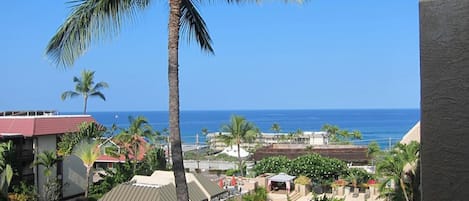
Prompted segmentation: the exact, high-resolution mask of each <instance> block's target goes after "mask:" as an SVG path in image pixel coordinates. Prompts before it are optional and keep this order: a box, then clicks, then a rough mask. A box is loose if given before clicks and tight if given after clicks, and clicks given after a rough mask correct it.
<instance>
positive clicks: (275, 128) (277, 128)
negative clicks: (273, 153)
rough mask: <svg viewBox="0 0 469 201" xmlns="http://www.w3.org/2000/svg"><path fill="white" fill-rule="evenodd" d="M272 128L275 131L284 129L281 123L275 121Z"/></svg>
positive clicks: (278, 131)
mask: <svg viewBox="0 0 469 201" xmlns="http://www.w3.org/2000/svg"><path fill="white" fill-rule="evenodd" d="M270 130H272V131H274V132H275V133H277V134H278V133H280V131H281V130H282V129H281V128H280V125H279V124H278V123H273V124H272V127H270Z"/></svg>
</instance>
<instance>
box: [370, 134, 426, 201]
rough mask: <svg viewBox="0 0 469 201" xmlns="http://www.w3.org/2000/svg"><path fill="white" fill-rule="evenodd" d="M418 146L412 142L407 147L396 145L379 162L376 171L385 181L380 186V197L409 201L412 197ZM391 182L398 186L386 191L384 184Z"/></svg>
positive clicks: (417, 160)
mask: <svg viewBox="0 0 469 201" xmlns="http://www.w3.org/2000/svg"><path fill="white" fill-rule="evenodd" d="M419 151H420V144H419V143H417V142H415V141H413V142H411V143H410V144H408V145H405V144H397V145H396V146H395V147H394V149H393V150H391V152H390V153H389V155H387V156H386V157H385V158H384V160H383V161H380V162H379V163H378V164H377V166H376V170H377V171H378V172H379V173H380V174H381V175H383V176H385V178H386V180H385V182H383V183H382V185H381V186H380V192H382V194H381V197H390V198H391V199H392V200H406V201H409V200H410V199H411V198H412V197H414V193H418V192H414V189H416V188H415V187H416V186H415V185H416V184H415V183H414V182H415V179H414V178H415V177H416V170H417V165H418V163H419ZM391 181H393V182H397V183H398V184H397V185H396V187H395V188H394V189H387V188H386V184H387V183H390V182H391Z"/></svg>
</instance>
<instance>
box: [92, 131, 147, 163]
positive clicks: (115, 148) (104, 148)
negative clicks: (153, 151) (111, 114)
mask: <svg viewBox="0 0 469 201" xmlns="http://www.w3.org/2000/svg"><path fill="white" fill-rule="evenodd" d="M138 141H139V146H138V156H137V161H141V160H143V158H144V157H145V154H146V152H147V150H148V146H149V144H148V143H147V141H145V139H144V138H143V137H138ZM98 147H99V149H100V152H101V154H100V156H99V157H98V159H97V160H96V162H95V164H94V167H95V168H97V169H106V168H113V167H114V165H115V164H116V163H124V162H125V161H126V158H125V157H126V155H125V153H124V152H127V153H128V157H129V159H130V160H133V159H134V157H135V156H134V153H133V150H132V149H131V148H130V147H128V146H126V145H125V144H124V143H122V142H119V141H118V140H116V139H114V136H113V137H110V138H108V139H106V140H105V141H104V142H103V143H101V144H100V145H98ZM112 152H115V153H118V154H119V155H118V156H116V155H115V154H113V153H112Z"/></svg>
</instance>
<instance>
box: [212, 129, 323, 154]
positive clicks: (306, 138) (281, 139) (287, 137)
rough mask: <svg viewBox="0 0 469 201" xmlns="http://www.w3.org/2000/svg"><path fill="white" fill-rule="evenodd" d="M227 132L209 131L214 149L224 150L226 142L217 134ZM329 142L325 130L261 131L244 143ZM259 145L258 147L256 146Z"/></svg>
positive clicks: (250, 146) (248, 144)
mask: <svg viewBox="0 0 469 201" xmlns="http://www.w3.org/2000/svg"><path fill="white" fill-rule="evenodd" d="M227 134H229V133H226V132H218V133H209V134H208V135H207V138H208V139H207V141H208V143H209V144H210V147H211V148H212V149H214V150H223V149H224V148H225V147H226V144H225V143H224V142H223V141H222V140H221V139H219V138H217V136H219V135H227ZM328 143H329V135H328V133H327V132H325V131H304V132H302V133H301V134H291V133H261V134H260V135H259V137H258V138H257V139H256V140H254V141H253V142H252V143H243V144H241V147H243V148H245V149H248V150H249V149H252V148H257V147H259V146H261V147H262V146H268V145H271V144H303V145H325V144H328ZM256 146H257V147H256Z"/></svg>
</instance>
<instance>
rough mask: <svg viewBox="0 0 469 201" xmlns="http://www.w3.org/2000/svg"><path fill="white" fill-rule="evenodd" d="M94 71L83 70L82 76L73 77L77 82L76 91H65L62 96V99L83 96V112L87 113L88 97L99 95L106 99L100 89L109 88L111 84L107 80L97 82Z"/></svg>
mask: <svg viewBox="0 0 469 201" xmlns="http://www.w3.org/2000/svg"><path fill="white" fill-rule="evenodd" d="M94 73H95V72H94V71H90V70H83V71H82V72H81V77H73V82H75V91H65V92H63V93H62V96H61V99H62V100H65V99H67V98H74V97H77V96H80V95H81V96H83V114H86V108H87V105H88V98H90V97H99V98H101V99H102V100H106V97H105V96H104V94H103V93H102V92H101V91H100V90H101V89H104V88H108V87H109V85H108V84H107V83H106V82H98V83H96V84H95V83H94Z"/></svg>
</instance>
